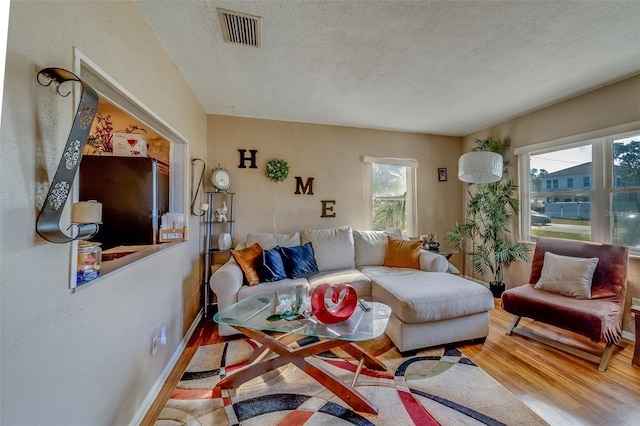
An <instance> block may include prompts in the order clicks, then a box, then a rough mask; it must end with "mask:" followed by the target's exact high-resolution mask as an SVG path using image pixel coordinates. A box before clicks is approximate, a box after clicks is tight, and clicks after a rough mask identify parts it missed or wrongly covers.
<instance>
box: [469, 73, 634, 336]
mask: <svg viewBox="0 0 640 426" xmlns="http://www.w3.org/2000/svg"><path fill="white" fill-rule="evenodd" d="M639 121H640V76H635V77H631V78H628V79H626V80H624V81H621V82H618V83H615V84H611V85H609V86H606V87H603V88H600V89H597V90H594V91H592V92H589V93H586V94H584V95H582V96H578V97H576V98H573V99H569V100H567V101H565V102H561V103H558V104H556V105H552V106H550V107H547V108H544V109H541V110H539V111H536V112H532V113H530V114H526V115H523V116H521V117H518V118H514V119H513V120H509V121H506V122H504V123H501V124H498V125H496V126H493V127H490V128H488V129H485V130H483V131H480V132H477V133H474V134H471V135H468V136H466V137H465V138H464V147H465V151H468V150H470V149H471V148H472V147H473V146H474V144H473V142H474V141H475V140H476V139H477V138H479V139H482V138H484V137H486V136H497V137H504V136H511V140H512V147H513V148H519V147H523V146H527V145H531V144H536V143H540V142H545V141H550V140H555V139H559V138H563V137H568V136H573V135H579V134H583V133H588V132H593V131H598V130H601V129H607V128H610V127H614V126H619V125H623V124H626V123H631V122H639ZM508 159H509V160H510V161H511V167H510V171H509V176H511V177H513V178H514V179H517V176H518V170H517V159H516V158H515V157H514V155H513V149H512V150H511V152H510V153H509V155H508ZM525 211H526V209H525ZM513 229H514V230H516V232H515V233H514V239H515V238H517V237H519V234H520V233H519V231H518V224H517V223H515V224H514V225H513ZM529 271H530V265H529V264H520V265H515V266H512V267H511V269H510V271H509V273H508V274H507V276H506V277H505V281H506V282H507V286H508V287H511V286H515V285H520V284H522V283H525V282H528V279H529ZM632 296H633V297H640V258H631V259H630V260H629V272H628V290H627V306H626V313H625V320H624V328H625V330H627V331H633V330H634V327H633V325H632V318H631V315H630V312H629V306H630V305H631V297H632Z"/></svg>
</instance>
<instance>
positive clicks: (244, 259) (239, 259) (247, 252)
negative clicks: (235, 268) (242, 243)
mask: <svg viewBox="0 0 640 426" xmlns="http://www.w3.org/2000/svg"><path fill="white" fill-rule="evenodd" d="M231 255H232V256H233V258H234V259H235V260H236V263H237V264H238V265H239V266H240V269H242V272H243V273H244V278H245V279H246V280H247V283H248V284H249V285H256V284H259V283H260V274H259V273H258V271H259V270H260V263H261V262H262V247H260V244H258V243H255V244H253V245H251V246H249V247H247V248H243V249H242V250H231Z"/></svg>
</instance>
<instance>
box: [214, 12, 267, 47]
mask: <svg viewBox="0 0 640 426" xmlns="http://www.w3.org/2000/svg"><path fill="white" fill-rule="evenodd" d="M218 16H220V22H221V23H222V32H223V33H224V41H226V42H227V43H235V44H242V45H244V46H252V47H260V20H261V19H262V18H260V17H259V16H254V15H248V14H246V13H240V12H233V11H231V10H224V9H218Z"/></svg>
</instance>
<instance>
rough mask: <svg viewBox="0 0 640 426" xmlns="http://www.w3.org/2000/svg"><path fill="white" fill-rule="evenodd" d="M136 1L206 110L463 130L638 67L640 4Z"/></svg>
mask: <svg viewBox="0 0 640 426" xmlns="http://www.w3.org/2000/svg"><path fill="white" fill-rule="evenodd" d="M136 4H137V5H138V7H139V9H140V10H141V11H142V13H143V15H144V17H145V18H146V20H147V21H148V22H149V24H150V25H151V27H152V28H153V30H154V31H155V33H156V34H157V37H158V39H159V41H160V43H161V44H162V45H163V46H164V48H165V50H166V51H167V53H168V54H169V56H171V57H172V58H173V60H174V62H175V64H176V66H177V67H178V69H179V70H180V72H181V73H182V74H183V75H184V77H185V79H186V81H187V82H188V84H189V85H190V87H191V88H192V89H193V91H194V93H195V94H196V96H197V97H198V99H199V101H200V103H201V104H202V107H203V108H204V109H205V111H206V112H207V113H210V114H221V115H234V116H241V117H256V118H265V119H272V120H286V121H297V122H307V123H321V124H333V125H343V126H353V127H365V128H375V129H388V130H401V131H409V132H420V133H432V134H443V135H456V136H463V135H467V134H469V133H472V132H474V131H476V130H480V129H483V128H486V127H488V126H491V125H494V124H497V123H499V122H502V121H504V120H507V119H510V118H512V117H515V116H518V115H521V114H523V113H527V112H530V111H533V110H536V109H538V108H541V107H544V106H546V105H550V104H553V103H555V102H558V101H561V100H564V99H567V98H570V97H573V96H576V95H578V94H581V93H584V92H587V91H589V90H591V89H594V88H597V87H600V86H603V85H606V84H608V83H611V82H613V81H617V80H621V79H623V78H625V77H628V76H631V75H634V74H638V73H639V72H640V25H639V24H638V22H640V1H631V2H624V1H604V2H598V1H594V2H591V1H590V2H586V1H578V2H570V1H559V2H556V1H536V2H534V1H524V2H520V1H518V2H516V1H513V2H510V1H508V2H489V1H476V2H462V1H441V2H436V1H422V2H421V1H355V0H353V1H346V0H344V1H338V0H335V1H334V0H316V1H303V0H298V1H294V0H290V1H284V0H271V1H267V0H263V1H196V0H191V1H175V0H174V1H162V2H160V1H156V0H136ZM218 7H220V8H224V9H230V10H233V11H238V12H244V13H249V14H253V15H258V16H261V17H262V45H261V47H260V48H253V47H244V46H238V45H233V44H229V43H225V42H224V40H223V35H222V29H221V25H220V21H219V18H218V14H217V8H218ZM635 95H636V96H640V94H637V93H636V94H635Z"/></svg>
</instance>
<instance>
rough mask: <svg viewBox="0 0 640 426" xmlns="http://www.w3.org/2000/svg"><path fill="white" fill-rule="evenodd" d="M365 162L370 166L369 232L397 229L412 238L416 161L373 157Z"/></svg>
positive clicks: (413, 231) (413, 229) (365, 159)
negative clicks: (370, 229) (371, 230)
mask: <svg viewBox="0 0 640 426" xmlns="http://www.w3.org/2000/svg"><path fill="white" fill-rule="evenodd" d="M364 161H365V162H366V163H371V202H372V204H371V228H372V229H374V230H377V231H382V230H385V229H390V228H399V229H401V230H403V231H406V232H407V234H408V235H410V236H415V234H416V232H415V230H416V228H417V227H416V217H417V211H416V202H415V199H416V184H415V181H416V172H415V170H416V167H417V161H415V160H410V159H397V158H373V157H364Z"/></svg>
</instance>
